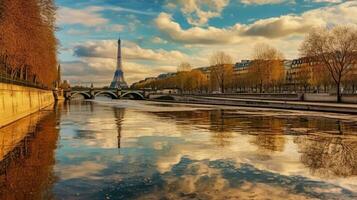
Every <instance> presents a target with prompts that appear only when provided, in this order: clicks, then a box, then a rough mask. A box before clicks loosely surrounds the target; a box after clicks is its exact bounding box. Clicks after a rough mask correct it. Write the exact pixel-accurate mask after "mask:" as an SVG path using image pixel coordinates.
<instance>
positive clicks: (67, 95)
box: [64, 88, 150, 100]
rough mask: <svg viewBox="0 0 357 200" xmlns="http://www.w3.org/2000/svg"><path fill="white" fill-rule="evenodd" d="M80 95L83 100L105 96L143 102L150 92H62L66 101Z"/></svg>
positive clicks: (75, 90) (82, 90)
mask: <svg viewBox="0 0 357 200" xmlns="http://www.w3.org/2000/svg"><path fill="white" fill-rule="evenodd" d="M78 95H81V96H83V97H84V98H85V99H95V97H97V96H107V97H110V98H112V99H123V98H128V99H135V100H144V99H146V98H147V97H148V96H149V95H150V91H146V90H130V89H128V90H120V89H109V88H108V89H105V88H103V89H72V90H69V91H65V92H64V96H65V98H66V99H71V98H74V97H75V96H78Z"/></svg>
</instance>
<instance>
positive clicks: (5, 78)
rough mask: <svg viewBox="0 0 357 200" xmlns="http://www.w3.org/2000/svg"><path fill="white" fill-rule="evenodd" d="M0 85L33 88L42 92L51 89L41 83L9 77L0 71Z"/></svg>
mask: <svg viewBox="0 0 357 200" xmlns="http://www.w3.org/2000/svg"><path fill="white" fill-rule="evenodd" d="M0 83H9V84H14V85H20V86H26V87H33V88H38V89H43V90H49V89H51V88H49V87H48V86H46V85H44V84H41V83H34V82H31V81H28V80H22V79H19V78H12V77H11V76H10V75H8V74H5V73H2V72H1V71H0Z"/></svg>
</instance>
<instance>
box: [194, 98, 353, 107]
mask: <svg viewBox="0 0 357 200" xmlns="http://www.w3.org/2000/svg"><path fill="white" fill-rule="evenodd" d="M193 97H195V98H200V99H210V100H229V101H238V102H257V103H259V102H260V103H280V104H288V105H306V106H328V107H340V108H351V109H357V104H346V103H327V102H307V101H290V100H289V101H282V100H265V99H264V100H263V99H245V98H232V97H207V96H193Z"/></svg>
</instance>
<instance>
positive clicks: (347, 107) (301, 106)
mask: <svg viewBox="0 0 357 200" xmlns="http://www.w3.org/2000/svg"><path fill="white" fill-rule="evenodd" d="M167 97H171V99H169V98H166V99H165V98H161V99H160V98H157V97H156V98H150V99H148V100H149V101H157V102H168V103H190V104H207V105H222V106H245V107H258V108H276V109H287V110H304V111H319V112H333V113H345V114H357V104H346V103H324V102H305V101H281V100H263V99H245V98H244V99H242V98H232V97H214V96H213V97H209V96H194V95H187V96H178V95H177V96H174V95H171V96H167Z"/></svg>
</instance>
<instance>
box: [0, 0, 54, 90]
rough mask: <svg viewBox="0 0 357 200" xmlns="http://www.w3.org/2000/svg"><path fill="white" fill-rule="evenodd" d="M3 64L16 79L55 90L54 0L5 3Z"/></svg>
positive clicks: (0, 34) (0, 36) (0, 35)
mask: <svg viewBox="0 0 357 200" xmlns="http://www.w3.org/2000/svg"><path fill="white" fill-rule="evenodd" d="M0 10H1V14H0V63H2V65H3V66H5V68H6V71H7V72H8V74H10V76H11V77H12V78H21V79H25V80H31V81H33V82H41V83H43V84H46V85H47V86H51V85H52V84H53V83H54V81H55V79H56V77H57V70H56V66H57V57H56V55H57V40H56V38H55V35H54V32H55V29H56V27H55V11H56V7H55V5H54V1H53V0H16V1H14V0H1V2H0Z"/></svg>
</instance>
